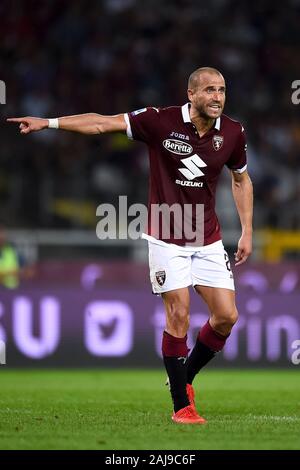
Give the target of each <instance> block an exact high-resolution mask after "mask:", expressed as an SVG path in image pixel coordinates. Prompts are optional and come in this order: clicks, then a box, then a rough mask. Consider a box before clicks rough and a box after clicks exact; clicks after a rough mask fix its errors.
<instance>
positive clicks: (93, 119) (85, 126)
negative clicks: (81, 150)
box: [7, 113, 126, 134]
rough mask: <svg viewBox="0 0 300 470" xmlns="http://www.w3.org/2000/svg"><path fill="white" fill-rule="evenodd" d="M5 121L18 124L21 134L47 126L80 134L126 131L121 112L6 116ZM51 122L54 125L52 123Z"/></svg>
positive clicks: (46, 127)
mask: <svg viewBox="0 0 300 470" xmlns="http://www.w3.org/2000/svg"><path fill="white" fill-rule="evenodd" d="M7 121H8V122H13V123H17V124H19V128H20V133H21V134H30V133H31V132H36V131H41V130H43V129H48V128H49V127H56V128H59V129H62V130H65V131H73V132H79V133H81V134H103V133H106V132H123V131H126V122H125V119H124V115H123V114H117V115H115V116H103V115H101V114H97V113H87V114H77V115H74V116H64V117H60V118H57V119H43V118H37V117H31V116H26V117H19V118H8V119H7ZM53 123H54V124H55V125H53ZM49 124H50V125H49Z"/></svg>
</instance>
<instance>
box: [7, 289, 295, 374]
mask: <svg viewBox="0 0 300 470" xmlns="http://www.w3.org/2000/svg"><path fill="white" fill-rule="evenodd" d="M237 305H238V308H239V313H240V317H239V321H238V323H237V324H236V326H235V328H234V329H233V331H232V334H231V336H230V338H229V340H228V341H227V344H226V347H225V349H224V350H223V352H221V353H220V354H219V355H218V357H217V358H216V360H215V361H214V366H222V367H223V366H233V367H247V366H248V367H263V366H268V367H269V366H272V365H273V366H280V367H293V368H294V367H295V363H296V362H295V361H294V362H292V357H295V355H297V351H295V348H294V346H295V344H297V340H299V339H300V315H299V305H300V294H299V293H298V292H297V293H292V294H288V295H283V294H282V293H281V294H280V293H272V292H266V293H261V294H257V295H256V294H253V293H249V292H246V291H240V292H239V293H238V295H237ZM206 320H207V310H206V308H205V306H204V304H203V303H202V302H201V301H200V300H199V298H198V297H197V296H196V295H195V294H194V293H193V292H191V318H190V333H189V339H190V344H189V347H191V346H192V341H193V339H194V337H195V335H196V334H197V331H198V330H199V327H201V325H203V324H204V323H205V322H206ZM163 328H164V311H163V305H162V301H161V299H160V298H159V297H157V296H154V295H152V294H151V293H150V292H149V290H148V289H147V288H143V289H126V290H125V289H109V288H105V289H94V290H93V291H91V292H87V291H84V290H83V289H75V288H67V289H66V288H64V289H59V288H53V289H51V290H50V289H45V290H44V289H26V290H25V289H24V290H19V291H14V292H8V291H2V295H1V301H0V340H1V341H2V342H3V343H2V344H5V346H6V367H17V366H22V367H23V366H31V367H32V366H37V367H44V366H52V367H83V366H91V367H94V366H96V367H127V366H128V367H132V366H133V367H139V366H140V367H156V366H157V367H160V366H161V360H160V354H161V352H160V349H161V334H162V331H163ZM293 345H294V346H293ZM293 355H294V356H293Z"/></svg>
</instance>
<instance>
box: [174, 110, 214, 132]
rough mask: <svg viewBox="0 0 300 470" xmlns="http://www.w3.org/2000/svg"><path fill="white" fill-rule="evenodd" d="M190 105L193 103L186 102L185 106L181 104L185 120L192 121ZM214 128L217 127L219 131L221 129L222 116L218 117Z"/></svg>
mask: <svg viewBox="0 0 300 470" xmlns="http://www.w3.org/2000/svg"><path fill="white" fill-rule="evenodd" d="M190 106H191V103H185V104H184V105H183V106H181V112H182V119H183V122H192V121H191V118H190V113H189V109H190ZM214 128H215V129H217V130H218V131H219V130H220V129H221V118H220V117H218V118H217V119H216V121H215V125H214Z"/></svg>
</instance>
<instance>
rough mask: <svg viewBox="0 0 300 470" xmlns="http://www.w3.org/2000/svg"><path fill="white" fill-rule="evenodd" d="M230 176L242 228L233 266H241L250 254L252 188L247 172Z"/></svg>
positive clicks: (233, 172) (233, 173) (234, 173)
mask: <svg viewBox="0 0 300 470" xmlns="http://www.w3.org/2000/svg"><path fill="white" fill-rule="evenodd" d="M231 174H232V194H233V198H234V201H235V204H236V208H237V211H238V214H239V217H240V221H241V226H242V236H241V238H240V239H239V242H238V249H237V252H236V253H235V261H236V263H235V265H236V266H239V265H240V264H243V263H244V262H245V261H246V260H247V258H248V257H249V256H250V254H251V252H252V218H253V187H252V182H251V179H250V176H249V174H248V172H247V171H244V172H243V173H237V172H235V171H232V172H231Z"/></svg>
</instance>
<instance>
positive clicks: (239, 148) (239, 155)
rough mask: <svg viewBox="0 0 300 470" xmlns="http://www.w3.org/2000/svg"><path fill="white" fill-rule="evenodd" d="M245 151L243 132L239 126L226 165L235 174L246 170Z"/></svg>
mask: <svg viewBox="0 0 300 470" xmlns="http://www.w3.org/2000/svg"><path fill="white" fill-rule="evenodd" d="M246 150H247V143H246V136H245V130H244V128H243V126H241V129H240V131H239V134H238V137H237V140H236V144H235V147H234V149H233V152H232V154H231V155H230V157H229V160H228V161H227V163H226V165H227V167H228V168H229V169H230V170H232V171H235V172H236V173H243V172H244V171H245V170H246V169H247V153H246Z"/></svg>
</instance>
